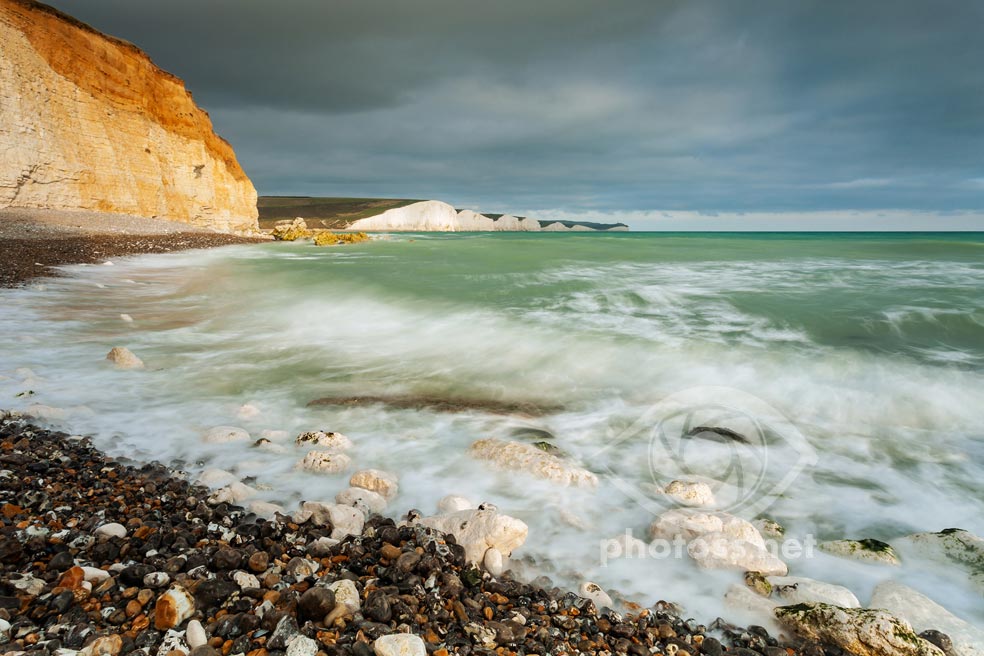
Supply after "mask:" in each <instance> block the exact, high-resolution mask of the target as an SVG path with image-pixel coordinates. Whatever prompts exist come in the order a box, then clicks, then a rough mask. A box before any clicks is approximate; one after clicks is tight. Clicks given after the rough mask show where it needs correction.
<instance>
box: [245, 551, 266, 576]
mask: <svg viewBox="0 0 984 656" xmlns="http://www.w3.org/2000/svg"><path fill="white" fill-rule="evenodd" d="M248 564H249V568H250V570H252V571H253V572H255V573H257V574H259V573H261V572H265V571H266V569H267V567H268V566H269V565H270V555H269V554H268V553H267V552H265V551H257V552H256V553H254V554H253V555H252V556H250V557H249V563H248Z"/></svg>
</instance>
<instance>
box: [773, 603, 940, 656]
mask: <svg viewBox="0 0 984 656" xmlns="http://www.w3.org/2000/svg"><path fill="white" fill-rule="evenodd" d="M775 616H776V618H777V619H778V620H779V621H780V622H781V623H782V624H784V625H786V626H787V627H789V628H792V629H793V630H795V631H796V632H797V633H798V634H800V635H801V636H803V637H805V638H809V639H811V640H818V641H820V642H826V643H833V644H835V645H837V646H838V647H840V648H841V649H843V650H845V651H847V652H850V653H851V654H854V655H856V656H944V654H943V651H942V650H941V649H940V648H938V647H937V646H936V645H933V644H932V643H930V642H929V641H927V640H924V639H922V638H920V637H919V636H918V635H917V634H916V632H915V631H914V630H913V629H912V626H910V625H909V623H908V622H906V621H905V620H903V619H901V618H898V617H896V616H894V615H892V614H891V613H889V612H887V611H884V610H878V609H867V608H841V607H840V606H831V605H830V604H798V605H794V606H780V607H778V608H776V610H775Z"/></svg>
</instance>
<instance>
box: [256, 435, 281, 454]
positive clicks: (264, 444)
mask: <svg viewBox="0 0 984 656" xmlns="http://www.w3.org/2000/svg"><path fill="white" fill-rule="evenodd" d="M253 448H254V449H259V450H260V451H266V452H267V453H277V454H284V453H289V450H288V449H287V447H286V446H284V445H283V444H278V443H277V442H271V441H270V440H268V439H266V438H265V437H261V438H260V439H258V440H256V441H255V442H253Z"/></svg>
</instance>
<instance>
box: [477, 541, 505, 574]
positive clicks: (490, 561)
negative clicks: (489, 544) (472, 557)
mask: <svg viewBox="0 0 984 656" xmlns="http://www.w3.org/2000/svg"><path fill="white" fill-rule="evenodd" d="M482 566H483V567H485V571H487V572H488V573H489V574H491V575H492V576H502V573H503V572H504V571H505V570H506V558H504V557H503V555H502V552H501V551H499V550H498V549H496V548H494V547H493V548H492V549H489V550H488V551H486V552H485V556H483V557H482Z"/></svg>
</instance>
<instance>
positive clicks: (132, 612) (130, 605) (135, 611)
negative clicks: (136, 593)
mask: <svg viewBox="0 0 984 656" xmlns="http://www.w3.org/2000/svg"><path fill="white" fill-rule="evenodd" d="M142 610H143V606H141V605H140V602H138V601H137V600H136V599H131V600H130V601H129V602H127V604H126V616H127V617H136V616H137V615H139V614H140V611H142Z"/></svg>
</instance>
